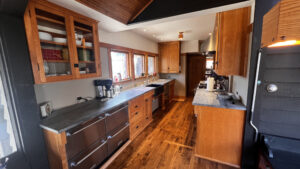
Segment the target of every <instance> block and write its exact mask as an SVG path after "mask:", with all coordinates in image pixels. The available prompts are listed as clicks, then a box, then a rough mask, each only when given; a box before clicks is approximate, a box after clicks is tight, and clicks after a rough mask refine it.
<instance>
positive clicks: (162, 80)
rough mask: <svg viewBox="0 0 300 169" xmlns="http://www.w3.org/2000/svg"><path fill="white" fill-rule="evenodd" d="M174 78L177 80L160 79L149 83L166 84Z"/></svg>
mask: <svg viewBox="0 0 300 169" xmlns="http://www.w3.org/2000/svg"><path fill="white" fill-rule="evenodd" d="M173 80H175V79H158V80H156V81H154V82H150V83H149V84H158V85H165V84H167V83H170V82H171V81H173Z"/></svg>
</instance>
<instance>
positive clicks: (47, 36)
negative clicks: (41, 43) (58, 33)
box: [39, 32, 52, 41]
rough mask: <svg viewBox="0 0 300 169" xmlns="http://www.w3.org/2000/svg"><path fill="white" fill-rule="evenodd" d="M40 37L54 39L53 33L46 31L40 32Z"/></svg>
mask: <svg viewBox="0 0 300 169" xmlns="http://www.w3.org/2000/svg"><path fill="white" fill-rule="evenodd" d="M39 37H40V39H41V40H47V41H52V35H51V34H50V33H46V32H39Z"/></svg>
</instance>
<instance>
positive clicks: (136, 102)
mask: <svg viewBox="0 0 300 169" xmlns="http://www.w3.org/2000/svg"><path fill="white" fill-rule="evenodd" d="M143 108H144V96H139V97H138V98H135V99H133V100H131V101H129V112H130V113H133V112H136V111H140V110H141V109H143Z"/></svg>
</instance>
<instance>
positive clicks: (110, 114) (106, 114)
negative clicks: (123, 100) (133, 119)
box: [105, 105, 128, 117]
mask: <svg viewBox="0 0 300 169" xmlns="http://www.w3.org/2000/svg"><path fill="white" fill-rule="evenodd" d="M127 108H128V105H127V106H125V107H122V108H120V109H118V110H116V111H114V112H113V113H105V116H106V117H109V116H113V115H114V114H116V113H118V112H119V111H120V110H123V109H127Z"/></svg>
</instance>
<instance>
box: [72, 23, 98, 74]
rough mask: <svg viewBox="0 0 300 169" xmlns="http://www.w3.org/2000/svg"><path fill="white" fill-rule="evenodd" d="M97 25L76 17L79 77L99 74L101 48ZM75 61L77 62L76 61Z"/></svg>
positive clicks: (75, 29) (75, 30)
mask: <svg viewBox="0 0 300 169" xmlns="http://www.w3.org/2000/svg"><path fill="white" fill-rule="evenodd" d="M96 28H97V26H96V25H95V24H91V23H89V22H85V21H83V20H81V19H79V18H74V34H75V40H76V53H77V59H75V60H76V61H78V64H77V68H78V69H77V70H78V71H79V77H81V78H82V77H83V78H84V77H90V76H94V75H96V74H98V73H99V72H98V71H99V69H98V68H100V64H99V58H100V57H99V48H98V35H97V33H96V31H95V29H96ZM76 61H75V62H76Z"/></svg>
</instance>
